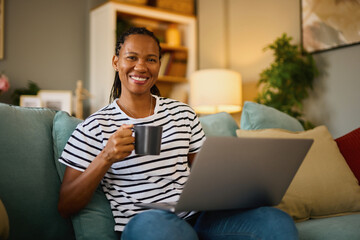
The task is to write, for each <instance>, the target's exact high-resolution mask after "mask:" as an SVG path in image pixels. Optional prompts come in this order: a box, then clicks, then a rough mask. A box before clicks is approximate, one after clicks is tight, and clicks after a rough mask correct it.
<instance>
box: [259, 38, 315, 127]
mask: <svg viewBox="0 0 360 240" xmlns="http://www.w3.org/2000/svg"><path fill="white" fill-rule="evenodd" d="M291 40H292V37H288V36H287V35H286V34H285V33H284V34H283V35H282V36H281V37H279V38H277V39H276V40H275V42H274V43H272V44H270V45H268V46H267V47H265V48H264V51H265V50H269V49H270V50H272V51H273V52H274V58H275V59H274V62H273V63H272V64H271V65H270V67H269V68H266V69H265V70H264V71H262V72H261V73H260V80H259V82H258V86H260V91H259V94H258V96H257V98H256V101H257V102H258V103H261V104H264V105H267V106H271V107H274V108H276V109H278V110H280V111H282V112H284V113H287V114H288V115H290V116H293V117H295V118H296V119H298V120H299V121H300V122H301V124H302V125H303V126H304V128H305V129H309V128H313V127H314V125H313V124H312V123H311V122H309V121H307V120H305V119H304V117H303V100H304V99H306V98H307V97H308V96H309V94H308V92H309V90H311V89H312V88H313V82H314V79H315V77H316V76H317V75H318V70H317V67H316V64H315V61H314V59H313V57H312V55H310V54H308V53H307V52H305V51H304V50H303V49H299V47H298V46H297V45H294V44H291V43H290V42H291Z"/></svg>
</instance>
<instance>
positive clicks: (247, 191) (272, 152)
mask: <svg viewBox="0 0 360 240" xmlns="http://www.w3.org/2000/svg"><path fill="white" fill-rule="evenodd" d="M312 143H313V139H284V138H244V137H240V138H238V137H207V139H206V140H205V142H204V144H203V146H202V147H201V150H200V152H199V153H198V154H197V155H196V157H195V161H194V163H193V166H192V168H191V173H190V176H189V178H188V180H187V182H186V184H185V186H184V189H183V191H182V193H181V194H180V198H179V200H178V201H177V202H158V203H139V204H135V205H136V206H139V207H143V208H155V209H163V210H168V211H171V212H184V211H211V210H226V209H248V208H256V207H260V206H274V205H277V204H279V203H280V201H281V200H282V198H283V196H284V195H285V192H286V190H287V189H288V187H289V185H290V183H291V181H292V179H293V178H294V176H295V174H296V172H297V170H298V169H299V167H300V165H301V163H302V161H303V160H304V158H305V156H306V154H307V152H308V150H309V149H310V147H311V145H312Z"/></svg>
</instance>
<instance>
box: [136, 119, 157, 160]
mask: <svg viewBox="0 0 360 240" xmlns="http://www.w3.org/2000/svg"><path fill="white" fill-rule="evenodd" d="M134 132H135V154H138V155H159V154H160V150H161V137H162V126H150V125H135V126H134Z"/></svg>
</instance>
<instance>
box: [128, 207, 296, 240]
mask: <svg viewBox="0 0 360 240" xmlns="http://www.w3.org/2000/svg"><path fill="white" fill-rule="evenodd" d="M135 239H136V240H140V239H141V240H143V239H146V240H197V239H201V240H215V239H216V240H235V239H246V240H248V239H251V240H255V239H256V240H260V239H261V240H265V239H274V240H282V239H284V240H292V239H298V233H297V229H296V227H295V224H294V221H293V220H292V218H291V217H290V216H289V215H288V214H286V213H285V212H283V211H281V210H279V209H276V208H271V207H261V208H256V209H251V210H246V211H242V210H226V211H209V212H202V213H201V214H200V216H199V217H198V218H197V219H196V221H195V223H194V226H191V225H190V224H189V223H188V222H187V221H186V220H183V219H181V218H179V217H177V216H176V215H175V214H173V213H170V212H166V211H162V210H149V211H146V212H143V213H140V214H138V215H136V216H135V217H133V218H132V219H131V220H130V222H129V223H128V224H127V225H126V227H125V229H124V231H123V233H122V237H121V240H135Z"/></svg>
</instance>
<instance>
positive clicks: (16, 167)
mask: <svg viewBox="0 0 360 240" xmlns="http://www.w3.org/2000/svg"><path fill="white" fill-rule="evenodd" d="M200 121H201V123H202V126H203V129H204V131H205V134H206V135H207V136H211V135H212V136H233V137H259V136H260V137H268V136H269V135H270V136H274V135H279V136H278V137H286V138H288V137H310V138H316V137H317V136H315V135H319V133H318V132H321V134H320V135H321V136H320V137H318V138H319V139H320V140H318V138H316V139H315V142H314V145H315V143H316V142H319V145H316V146H318V147H316V148H319V149H314V152H312V153H311V154H310V151H311V150H310V151H309V154H310V155H314V156H315V158H316V157H318V156H322V155H324V156H325V155H326V156H325V158H330V157H331V156H333V155H335V156H336V157H337V164H335V168H336V169H335V170H339V172H340V171H341V172H342V173H341V174H340V175H339V174H337V173H336V172H334V169H331V167H330V166H327V163H325V168H326V169H317V171H321V170H322V171H323V172H324V173H322V175H319V173H318V172H315V176H314V173H312V175H311V174H310V175H309V174H308V173H307V171H308V170H309V168H310V169H312V168H322V167H324V165H321V164H324V162H321V164H319V163H316V161H314V160H313V159H310V160H307V159H305V160H304V163H305V162H306V163H307V165H306V166H305V165H304V166H303V165H302V166H301V168H303V167H304V169H301V168H300V169H299V171H298V173H297V175H296V176H295V178H294V181H293V182H292V183H291V185H290V187H289V189H288V191H287V193H286V194H285V197H284V199H283V201H282V202H281V203H280V204H279V205H278V206H276V207H278V208H280V209H282V210H284V211H286V212H288V213H289V214H290V215H291V216H292V217H293V218H294V220H295V221H296V226H297V228H298V230H299V236H300V239H327V240H331V239H350V240H351V239H360V206H359V204H360V186H359V181H358V179H359V177H360V172H359V169H360V167H359V162H360V158H359V156H360V153H359V149H360V148H359V143H360V132H359V130H358V129H357V130H355V131H353V132H351V133H349V134H347V135H345V136H344V137H342V138H339V139H336V140H334V139H332V138H331V136H330V134H329V133H328V132H327V129H326V127H325V126H320V127H318V128H315V129H314V130H308V131H305V130H304V129H303V128H302V126H301V125H300V124H299V123H298V122H297V121H296V119H293V118H292V117H290V116H288V115H286V114H284V113H281V112H279V111H277V110H276V109H272V108H270V107H266V106H263V105H260V104H256V103H252V102H246V103H245V105H244V108H243V112H242V115H241V122H240V127H239V126H238V124H237V123H236V122H235V121H234V119H233V118H232V117H231V116H230V115H229V114H227V113H218V114H212V115H207V116H201V117H200ZM80 122H81V120H80V119H76V118H74V117H71V116H69V115H68V114H67V113H65V112H62V111H53V110H50V109H46V108H22V107H18V106H12V105H7V104H2V103H0V133H1V134H0V239H105V240H106V239H116V238H117V236H116V234H115V233H114V231H113V227H114V220H113V218H112V214H111V210H110V206H109V204H108V202H107V200H106V198H105V195H104V193H103V192H102V190H101V188H100V187H99V188H98V189H97V190H96V192H95V193H94V195H93V197H92V200H91V202H90V203H89V204H88V205H87V206H86V207H85V208H84V209H83V210H82V211H81V212H79V213H78V214H76V215H75V216H73V217H72V218H70V219H64V218H62V217H61V216H60V214H59V213H58V211H57V201H58V196H59V188H60V185H61V180H62V176H63V173H64V169H65V168H64V166H63V165H62V164H60V163H59V162H58V161H57V159H58V157H59V156H60V154H61V152H62V150H63V148H64V146H65V144H66V141H67V139H68V138H69V136H70V135H71V133H72V131H73V130H74V129H75V127H76V126H77V124H79V123H80ZM319 129H320V130H319ZM269 131H270V132H269ZM314 132H315V133H314ZM293 135H294V136H293ZM321 138H327V141H328V142H330V143H331V144H330V145H331V148H332V149H329V146H328V145H326V144H325V145H324V146H322V142H323V140H321ZM329 138H331V139H329ZM354 139H355V140H354ZM325 142H326V141H325ZM349 142H350V143H349ZM324 149H325V150H324ZM309 154H308V155H309ZM356 154H358V155H356ZM328 155H331V156H328ZM314 156H312V157H314ZM344 157H345V158H344ZM306 158H308V156H307V157H306ZM320 158H321V157H320ZM313 162H314V163H313ZM340 162H341V163H342V164H341V163H340ZM312 165H313V166H314V167H312ZM333 168H334V167H333ZM344 169H345V170H344ZM300 173H301V174H300ZM356 174H357V175H356ZM323 178H324V179H323ZM331 178H333V181H330V180H331ZM309 179H310V180H311V181H313V182H319V184H317V185H316V184H314V186H313V184H312V183H311V182H310V183H311V184H309ZM321 179H323V180H321ZM339 182H340V183H339ZM327 183H328V184H327ZM339 184H343V185H339ZM315 185H316V186H315ZM347 186H348V187H347ZM312 187H315V191H316V192H317V193H319V194H320V195H321V196H320V197H319V195H316V194H315V195H314V193H313V192H312V193H309V191H310V190H309V188H312ZM322 189H323V190H322ZM324 189H325V190H327V191H325V190H324ZM334 189H335V190H334ZM344 189H345V190H344ZM329 191H330V193H331V194H330V195H329V196H322V195H324V194H325V193H326V194H328V192H329ZM310 192H311V191H310ZM339 195H340V197H339ZM314 197H316V198H317V199H313V198H314ZM335 202H336V203H335ZM332 203H333V204H332ZM325 205H329V206H327V207H325V208H324V209H316V208H321V207H323V206H325Z"/></svg>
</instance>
